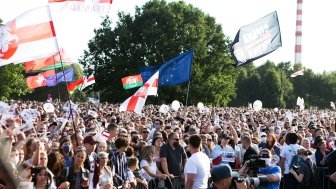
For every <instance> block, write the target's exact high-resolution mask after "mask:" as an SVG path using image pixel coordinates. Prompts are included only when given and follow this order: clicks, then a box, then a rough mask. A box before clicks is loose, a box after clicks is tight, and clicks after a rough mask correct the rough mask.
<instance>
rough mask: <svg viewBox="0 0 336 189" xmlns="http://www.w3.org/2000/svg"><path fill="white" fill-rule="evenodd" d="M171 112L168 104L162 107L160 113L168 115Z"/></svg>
mask: <svg viewBox="0 0 336 189" xmlns="http://www.w3.org/2000/svg"><path fill="white" fill-rule="evenodd" d="M168 111H169V106H168V105H166V104H162V105H161V106H160V109H159V112H161V113H164V114H166V113H167V112H168Z"/></svg>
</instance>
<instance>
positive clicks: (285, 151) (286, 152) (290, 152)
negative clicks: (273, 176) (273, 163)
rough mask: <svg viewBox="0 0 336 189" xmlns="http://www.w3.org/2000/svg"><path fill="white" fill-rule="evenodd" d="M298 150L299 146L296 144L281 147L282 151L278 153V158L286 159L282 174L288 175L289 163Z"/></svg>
mask: <svg viewBox="0 0 336 189" xmlns="http://www.w3.org/2000/svg"><path fill="white" fill-rule="evenodd" d="M300 148H301V146H300V145H298V144H289V145H284V146H283V148H282V151H281V153H280V157H283V158H286V161H285V171H284V174H288V173H289V166H290V163H291V161H292V159H293V157H294V156H295V155H296V154H297V151H298V149H300Z"/></svg>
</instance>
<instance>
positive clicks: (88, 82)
mask: <svg viewBox="0 0 336 189" xmlns="http://www.w3.org/2000/svg"><path fill="white" fill-rule="evenodd" d="M94 83H96V80H95V77H94V75H93V74H92V75H90V77H88V78H87V79H86V78H85V79H84V83H83V85H82V86H81V88H80V90H81V91H82V90H83V89H85V88H86V87H88V86H90V85H92V84H94Z"/></svg>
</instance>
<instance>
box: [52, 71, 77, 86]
mask: <svg viewBox="0 0 336 189" xmlns="http://www.w3.org/2000/svg"><path fill="white" fill-rule="evenodd" d="M64 78H65V80H64ZM73 80H74V68H73V67H72V68H69V69H67V70H64V76H63V71H61V72H58V73H57V74H55V75H53V76H50V77H48V78H47V79H46V83H47V86H48V87H52V86H55V85H57V84H58V83H61V82H65V81H66V82H71V81H73Z"/></svg>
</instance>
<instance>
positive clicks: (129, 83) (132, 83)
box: [121, 74, 143, 89]
mask: <svg viewBox="0 0 336 189" xmlns="http://www.w3.org/2000/svg"><path fill="white" fill-rule="evenodd" d="M121 82H122V85H123V87H124V89H131V88H135V87H140V86H141V85H142V84H143V82H142V77H141V74H138V75H131V76H127V77H123V78H121Z"/></svg>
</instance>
